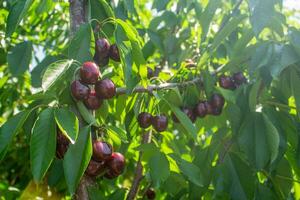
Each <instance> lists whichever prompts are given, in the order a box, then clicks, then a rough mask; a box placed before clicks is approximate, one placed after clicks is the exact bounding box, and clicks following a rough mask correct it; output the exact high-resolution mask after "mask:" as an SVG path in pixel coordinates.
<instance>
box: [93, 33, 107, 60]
mask: <svg viewBox="0 0 300 200" xmlns="http://www.w3.org/2000/svg"><path fill="white" fill-rule="evenodd" d="M109 49H110V44H109V42H108V40H107V39H105V38H100V39H98V40H97V41H96V49H95V50H96V52H97V53H98V54H99V57H101V58H105V57H108V54H109Z"/></svg>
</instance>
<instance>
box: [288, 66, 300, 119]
mask: <svg viewBox="0 0 300 200" xmlns="http://www.w3.org/2000/svg"><path fill="white" fill-rule="evenodd" d="M290 78H291V79H290V85H291V89H292V94H293V96H294V98H295V103H296V107H297V114H298V117H300V87H299V83H300V76H299V75H298V74H297V71H296V70H294V69H292V70H291V71H290Z"/></svg>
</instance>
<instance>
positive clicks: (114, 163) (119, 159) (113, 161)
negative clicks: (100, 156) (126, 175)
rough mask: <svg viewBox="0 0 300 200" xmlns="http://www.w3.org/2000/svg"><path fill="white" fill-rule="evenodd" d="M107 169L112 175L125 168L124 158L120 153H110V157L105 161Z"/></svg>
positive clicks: (121, 171)
mask: <svg viewBox="0 0 300 200" xmlns="http://www.w3.org/2000/svg"><path fill="white" fill-rule="evenodd" d="M107 166H108V168H109V171H110V173H111V174H113V175H120V174H122V173H123V171H124V168H125V158H124V156H123V155H122V154H121V153H118V152H114V153H112V155H111V157H110V159H109V160H108V161H107Z"/></svg>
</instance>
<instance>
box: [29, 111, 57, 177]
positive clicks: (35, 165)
mask: <svg viewBox="0 0 300 200" xmlns="http://www.w3.org/2000/svg"><path fill="white" fill-rule="evenodd" d="M55 150H56V124H55V119H54V109H53V108H46V109H45V110H43V111H42V112H41V113H40V114H39V116H38V118H37V120H36V122H35V124H34V127H33V129H32V136H31V140H30V163H31V171H32V175H33V179H34V180H35V181H41V180H42V178H43V177H44V176H45V174H46V172H47V170H48V168H49V167H50V164H51V162H52V160H53V158H54V156H55Z"/></svg>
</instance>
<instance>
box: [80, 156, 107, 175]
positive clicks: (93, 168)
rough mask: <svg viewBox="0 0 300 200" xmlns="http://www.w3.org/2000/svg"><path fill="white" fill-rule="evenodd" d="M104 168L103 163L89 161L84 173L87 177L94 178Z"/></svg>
mask: <svg viewBox="0 0 300 200" xmlns="http://www.w3.org/2000/svg"><path fill="white" fill-rule="evenodd" d="M105 169H106V166H105V164H104V162H97V161H95V160H90V162H89V165H88V167H87V168H86V170H85V173H86V174H88V175H89V176H92V177H95V176H98V175H100V174H101V173H103V172H104V170H105Z"/></svg>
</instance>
